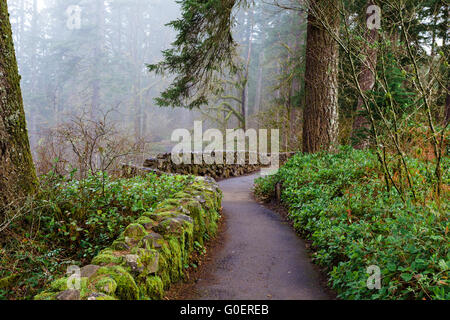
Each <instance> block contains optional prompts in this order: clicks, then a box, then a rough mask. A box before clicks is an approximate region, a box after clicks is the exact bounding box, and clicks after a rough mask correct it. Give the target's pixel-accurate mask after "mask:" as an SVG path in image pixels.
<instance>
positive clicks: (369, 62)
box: [352, 0, 378, 150]
mask: <svg viewBox="0 0 450 320" xmlns="http://www.w3.org/2000/svg"><path fill="white" fill-rule="evenodd" d="M373 4H374V1H373V0H369V1H368V3H367V8H368V7H369V6H371V5H373ZM369 16H370V15H367V16H366V18H369ZM376 41H378V31H377V30H376V29H373V30H367V32H366V43H365V46H364V48H363V54H364V55H365V61H364V63H363V65H362V66H361V73H360V74H359V79H358V81H359V85H360V86H361V89H362V90H363V91H370V90H372V89H373V87H374V85H375V72H376V67H377V60H378V51H377V49H375V48H374V46H373V44H374V43H375V42H376ZM364 111H365V108H364V101H363V99H362V98H361V97H359V99H358V105H357V107H356V117H355V120H354V122H353V128H352V141H353V147H354V148H355V149H360V150H362V149H366V148H367V147H368V146H369V142H370V141H369V140H370V139H369V136H368V132H369V130H370V123H369V120H368V119H367V118H366V116H365V115H364Z"/></svg>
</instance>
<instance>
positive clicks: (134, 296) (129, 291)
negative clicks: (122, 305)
mask: <svg viewBox="0 0 450 320" xmlns="http://www.w3.org/2000/svg"><path fill="white" fill-rule="evenodd" d="M97 275H99V276H108V277H110V278H111V279H113V280H114V281H115V283H116V284H117V287H116V290H115V291H116V294H115V296H116V297H117V298H118V299H120V300H138V298H139V288H138V286H137V285H136V282H135V281H134V279H133V277H132V276H131V274H130V273H128V272H127V271H126V270H125V269H124V268H122V267H121V266H112V267H103V268H100V269H99V270H98V271H97Z"/></svg>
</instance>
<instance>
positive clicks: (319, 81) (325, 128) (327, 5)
mask: <svg viewBox="0 0 450 320" xmlns="http://www.w3.org/2000/svg"><path fill="white" fill-rule="evenodd" d="M337 3H338V1H337V0H330V1H319V0H313V1H310V7H311V8H310V11H309V14H308V29H307V32H308V35H307V45H306V74H305V91H306V92H305V93H306V106H305V109H304V116H303V119H304V123H303V151H304V152H308V153H314V152H317V151H320V150H330V149H331V148H332V147H333V146H334V145H336V144H337V137H338V126H339V125H338V120H339V115H338V71H339V70H338V68H339V47H338V44H337V43H336V41H334V40H333V37H332V35H330V33H329V31H327V30H326V29H325V28H323V26H322V23H323V24H325V25H327V26H328V27H329V28H330V31H332V32H338V31H339V14H337V12H336V7H337Z"/></svg>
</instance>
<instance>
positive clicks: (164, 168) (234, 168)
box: [128, 152, 296, 180]
mask: <svg viewBox="0 0 450 320" xmlns="http://www.w3.org/2000/svg"><path fill="white" fill-rule="evenodd" d="M227 153H229V152H222V157H223V159H222V164H217V163H205V161H204V159H203V160H202V163H201V164H195V161H194V159H195V158H196V157H198V156H199V155H202V154H201V153H195V152H193V153H191V154H190V159H191V161H190V162H191V164H175V163H173V161H172V154H171V153H164V154H160V155H158V156H157V157H156V158H149V159H147V160H145V162H144V168H141V169H136V168H128V169H129V170H140V171H143V172H145V171H150V172H164V173H173V174H191V175H194V176H208V177H212V178H214V179H216V180H222V179H228V178H231V177H239V176H243V175H247V174H250V173H253V172H256V171H258V170H261V169H262V168H265V167H267V165H264V164H262V163H261V162H260V161H261V157H270V156H271V155H270V154H259V153H256V154H253V156H256V157H257V159H258V161H257V163H256V164H254V163H253V161H250V159H249V158H250V153H249V152H242V153H240V152H231V153H232V154H233V157H232V158H233V159H238V158H239V157H241V156H242V158H243V159H244V161H243V164H236V163H231V164H227V161H226V156H227ZM295 154H296V152H283V153H279V154H277V157H278V160H279V163H280V165H282V164H284V163H286V161H287V160H289V158H291V157H292V156H294V155H295ZM205 155H207V156H212V157H215V153H214V152H213V153H211V154H207V153H205ZM205 155H203V156H205Z"/></svg>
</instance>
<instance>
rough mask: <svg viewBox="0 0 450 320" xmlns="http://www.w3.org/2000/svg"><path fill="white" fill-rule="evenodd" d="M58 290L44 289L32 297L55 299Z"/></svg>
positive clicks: (35, 298) (36, 298)
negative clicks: (49, 290)
mask: <svg viewBox="0 0 450 320" xmlns="http://www.w3.org/2000/svg"><path fill="white" fill-rule="evenodd" d="M57 295H58V292H56V293H55V292H48V291H44V292H41V293H40V294H38V295H37V296H35V297H34V300H56V296H57Z"/></svg>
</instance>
